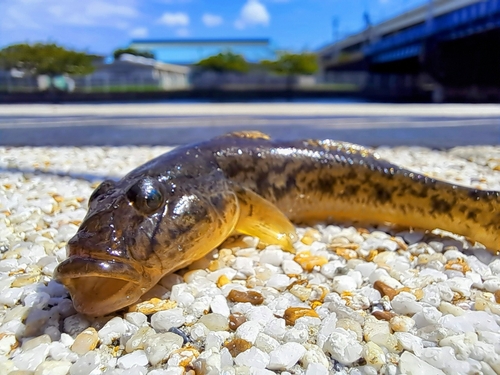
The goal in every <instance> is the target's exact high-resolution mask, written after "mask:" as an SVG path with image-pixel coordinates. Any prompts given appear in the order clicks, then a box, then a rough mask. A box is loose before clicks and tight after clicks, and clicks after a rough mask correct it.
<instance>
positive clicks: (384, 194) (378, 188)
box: [373, 184, 392, 203]
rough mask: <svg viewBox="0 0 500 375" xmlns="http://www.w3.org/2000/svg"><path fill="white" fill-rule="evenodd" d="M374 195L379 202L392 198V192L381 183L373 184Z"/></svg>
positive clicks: (385, 201)
mask: <svg viewBox="0 0 500 375" xmlns="http://www.w3.org/2000/svg"><path fill="white" fill-rule="evenodd" d="M373 189H374V190H375V197H376V198H377V201H379V202H380V203H387V202H389V201H390V200H391V199H392V193H391V192H390V191H389V190H388V189H387V188H386V187H385V186H383V185H381V184H374V185H373Z"/></svg>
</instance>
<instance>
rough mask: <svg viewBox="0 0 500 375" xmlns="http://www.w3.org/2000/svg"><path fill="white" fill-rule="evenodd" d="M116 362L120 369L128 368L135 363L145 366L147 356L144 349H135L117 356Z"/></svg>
mask: <svg viewBox="0 0 500 375" xmlns="http://www.w3.org/2000/svg"><path fill="white" fill-rule="evenodd" d="M117 363H118V367H119V368H122V369H129V368H132V367H134V366H135V365H139V366H146V365H147V364H148V357H147V356H146V353H145V352H144V350H136V351H134V352H132V353H129V354H125V355H124V356H123V357H120V358H118V362H117Z"/></svg>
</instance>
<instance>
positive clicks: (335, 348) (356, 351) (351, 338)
mask: <svg viewBox="0 0 500 375" xmlns="http://www.w3.org/2000/svg"><path fill="white" fill-rule="evenodd" d="M323 349H324V350H325V352H327V353H329V354H330V355H331V356H332V358H333V359H335V360H336V361H337V362H340V363H341V364H343V365H350V364H352V363H353V362H355V361H357V360H358V359H359V358H360V357H361V354H362V351H363V346H362V345H361V344H360V343H359V342H358V340H357V338H356V334H355V333H353V332H350V331H346V330H345V329H343V328H336V329H334V330H333V332H332V333H331V334H330V335H329V336H328V338H327V339H326V342H325V343H324V345H323Z"/></svg>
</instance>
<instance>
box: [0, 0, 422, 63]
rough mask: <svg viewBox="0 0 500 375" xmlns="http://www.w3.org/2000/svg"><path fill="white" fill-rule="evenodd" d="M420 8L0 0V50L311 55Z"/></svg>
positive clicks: (367, 3)
mask: <svg viewBox="0 0 500 375" xmlns="http://www.w3.org/2000/svg"><path fill="white" fill-rule="evenodd" d="M427 2H428V0H119V1H115V0H0V14H1V20H0V46H2V47H3V46H6V45H8V44H12V43H18V42H47V41H52V42H57V43H60V44H63V45H65V46H66V47H70V48H74V49H78V50H86V51H88V52H93V53H100V54H110V53H111V52H112V51H113V50H114V49H116V48H118V47H124V46H127V44H128V43H129V41H130V40H131V39H143V38H148V39H177V38H197V39H198V38H270V39H271V41H272V43H273V46H275V47H276V48H280V49H290V50H297V51H298V50H307V49H308V50H313V49H316V48H318V47H321V46H322V45H324V44H326V43H328V42H331V41H332V38H333V35H334V33H333V27H332V23H333V19H334V18H336V19H338V29H337V30H338V33H337V35H340V36H344V35H346V34H349V33H353V32H356V31H359V30H360V29H361V28H362V27H363V25H364V20H363V14H364V13H365V12H368V13H369V14H370V18H371V20H372V22H374V23H377V22H380V21H382V20H384V19H387V18H390V17H392V16H394V15H396V14H399V13H402V12H404V11H406V10H409V9H411V8H413V7H415V6H418V5H421V4H425V3H427Z"/></svg>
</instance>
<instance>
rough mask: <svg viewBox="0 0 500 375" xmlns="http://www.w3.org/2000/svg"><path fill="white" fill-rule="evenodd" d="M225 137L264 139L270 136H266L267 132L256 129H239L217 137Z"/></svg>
mask: <svg viewBox="0 0 500 375" xmlns="http://www.w3.org/2000/svg"><path fill="white" fill-rule="evenodd" d="M225 137H237V138H251V139H265V140H269V139H271V137H270V136H268V135H267V134H265V133H262V132H259V131H257V130H241V131H236V132H231V133H226V134H223V135H221V136H220V137H219V138H225Z"/></svg>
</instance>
